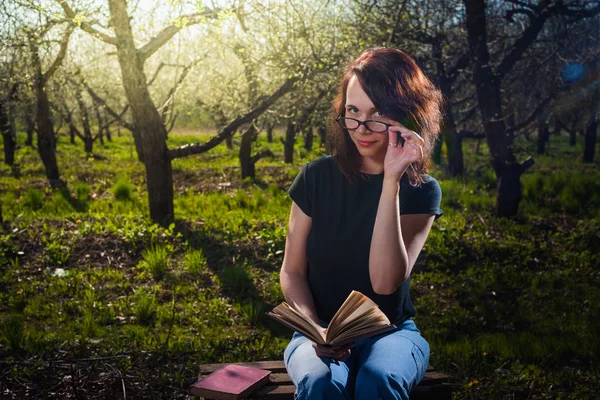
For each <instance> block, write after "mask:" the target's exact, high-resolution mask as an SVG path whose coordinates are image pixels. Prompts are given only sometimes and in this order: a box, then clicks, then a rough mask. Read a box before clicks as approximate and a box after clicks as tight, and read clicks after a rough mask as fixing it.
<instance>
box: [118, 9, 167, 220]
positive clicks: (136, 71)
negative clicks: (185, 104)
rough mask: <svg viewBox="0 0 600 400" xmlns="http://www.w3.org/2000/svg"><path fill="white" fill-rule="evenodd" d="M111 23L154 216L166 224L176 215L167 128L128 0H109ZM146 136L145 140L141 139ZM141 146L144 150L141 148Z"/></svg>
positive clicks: (152, 216) (151, 211)
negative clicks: (150, 87)
mask: <svg viewBox="0 0 600 400" xmlns="http://www.w3.org/2000/svg"><path fill="white" fill-rule="evenodd" d="M109 9H110V15H111V24H112V26H113V27H114V30H115V33H116V36H117V38H118V44H117V56H118V59H119V65H120V66H121V74H122V76H123V86H124V88H125V94H126V96H127V101H128V102H129V104H130V106H131V114H132V116H133V125H134V127H135V129H134V138H135V140H136V149H138V156H140V155H141V156H142V158H143V159H144V161H145V162H144V165H145V167H146V184H147V187H148V199H149V203H150V217H151V218H152V220H153V221H154V222H156V223H159V224H161V225H162V226H168V225H169V224H170V223H171V222H172V221H173V219H174V209H173V172H172V166H171V160H170V158H169V156H168V148H167V145H166V142H165V138H166V137H167V132H166V129H165V126H164V125H163V123H162V120H161V117H160V114H159V113H158V110H157V109H156V106H155V105H154V103H153V102H152V98H151V97H150V93H149V92H148V87H147V84H146V82H147V79H146V76H145V74H144V66H143V62H142V60H141V59H140V55H139V52H138V50H137V49H136V47H135V44H134V41H133V34H132V31H131V25H130V20H129V15H128V14H127V2H126V0H109ZM141 139H143V143H141V145H140V146H138V143H139V142H141V141H142V140H141ZM140 150H141V152H140Z"/></svg>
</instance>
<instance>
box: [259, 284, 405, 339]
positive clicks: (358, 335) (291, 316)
mask: <svg viewBox="0 0 600 400" xmlns="http://www.w3.org/2000/svg"><path fill="white" fill-rule="evenodd" d="M267 315H268V316H270V317H271V318H274V319H276V320H277V321H279V322H281V323H282V324H284V325H286V326H288V327H290V328H292V329H293V330H295V331H298V332H300V333H301V334H303V335H304V336H306V337H307V338H309V339H311V340H312V341H313V342H315V343H318V344H321V345H324V346H332V347H340V346H343V345H345V344H348V343H352V342H355V341H357V340H358V339H362V338H365V337H369V336H375V335H378V334H380V333H384V332H388V331H391V330H393V329H396V326H395V325H393V324H391V323H390V320H389V319H388V317H387V316H386V315H385V314H384V313H383V312H382V311H381V310H380V309H379V307H378V306H377V304H375V302H373V300H371V299H369V298H368V297H367V296H365V295H364V294H362V293H360V292H357V291H356V290H353V291H352V293H350V295H349V296H348V298H347V299H346V301H344V304H342V305H341V307H340V308H339V309H338V310H337V312H336V313H335V315H334V316H333V318H332V319H331V321H330V322H329V326H328V327H327V329H326V330H325V332H323V328H321V326H320V325H318V324H316V323H315V322H313V321H312V320H311V319H310V318H309V317H308V316H307V315H306V314H305V313H303V312H302V311H300V310H297V309H295V308H294V307H292V306H290V305H289V304H287V303H286V302H283V303H281V304H280V305H278V306H277V307H275V308H274V309H273V311H271V312H269V313H267Z"/></svg>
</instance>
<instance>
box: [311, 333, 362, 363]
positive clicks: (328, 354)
mask: <svg viewBox="0 0 600 400" xmlns="http://www.w3.org/2000/svg"><path fill="white" fill-rule="evenodd" d="M322 329H323V331H325V328H322ZM353 346H354V343H349V344H347V345H345V346H343V347H336V348H333V347H326V346H321V345H320V344H317V343H315V342H313V348H314V349H315V352H316V353H317V356H319V357H325V358H331V359H334V360H337V361H346V360H347V359H348V357H350V348H352V347H353Z"/></svg>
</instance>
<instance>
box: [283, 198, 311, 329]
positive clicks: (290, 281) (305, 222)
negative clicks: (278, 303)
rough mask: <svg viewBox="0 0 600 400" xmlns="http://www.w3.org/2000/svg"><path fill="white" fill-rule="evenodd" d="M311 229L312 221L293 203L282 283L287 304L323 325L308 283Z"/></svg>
mask: <svg viewBox="0 0 600 400" xmlns="http://www.w3.org/2000/svg"><path fill="white" fill-rule="evenodd" d="M311 227H312V218H311V217H309V216H308V215H306V214H304V212H303V211H302V210H301V209H300V207H298V206H297V205H296V203H294V202H292V209H291V211H290V220H289V224H288V231H287V237H286V241H285V254H284V257H283V265H282V267H281V274H280V278H279V281H280V283H281V290H282V291H283V295H284V296H285V301H286V302H287V303H288V304H289V305H292V306H294V307H295V308H297V309H299V310H302V311H303V312H304V313H305V314H307V315H308V316H309V317H310V318H311V319H312V320H313V321H314V322H315V323H317V324H319V318H318V317H317V312H316V309H315V303H314V301H313V298H312V293H311V291H310V288H309V287H308V280H307V268H308V262H307V259H306V241H307V240H308V235H309V233H310V229H311Z"/></svg>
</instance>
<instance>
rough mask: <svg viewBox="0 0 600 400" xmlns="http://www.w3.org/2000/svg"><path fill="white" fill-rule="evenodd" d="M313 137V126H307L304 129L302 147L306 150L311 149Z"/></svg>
mask: <svg viewBox="0 0 600 400" xmlns="http://www.w3.org/2000/svg"><path fill="white" fill-rule="evenodd" d="M313 139H314V133H313V128H312V126H308V127H307V128H306V129H305V130H304V149H305V150H306V151H312V148H313Z"/></svg>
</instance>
